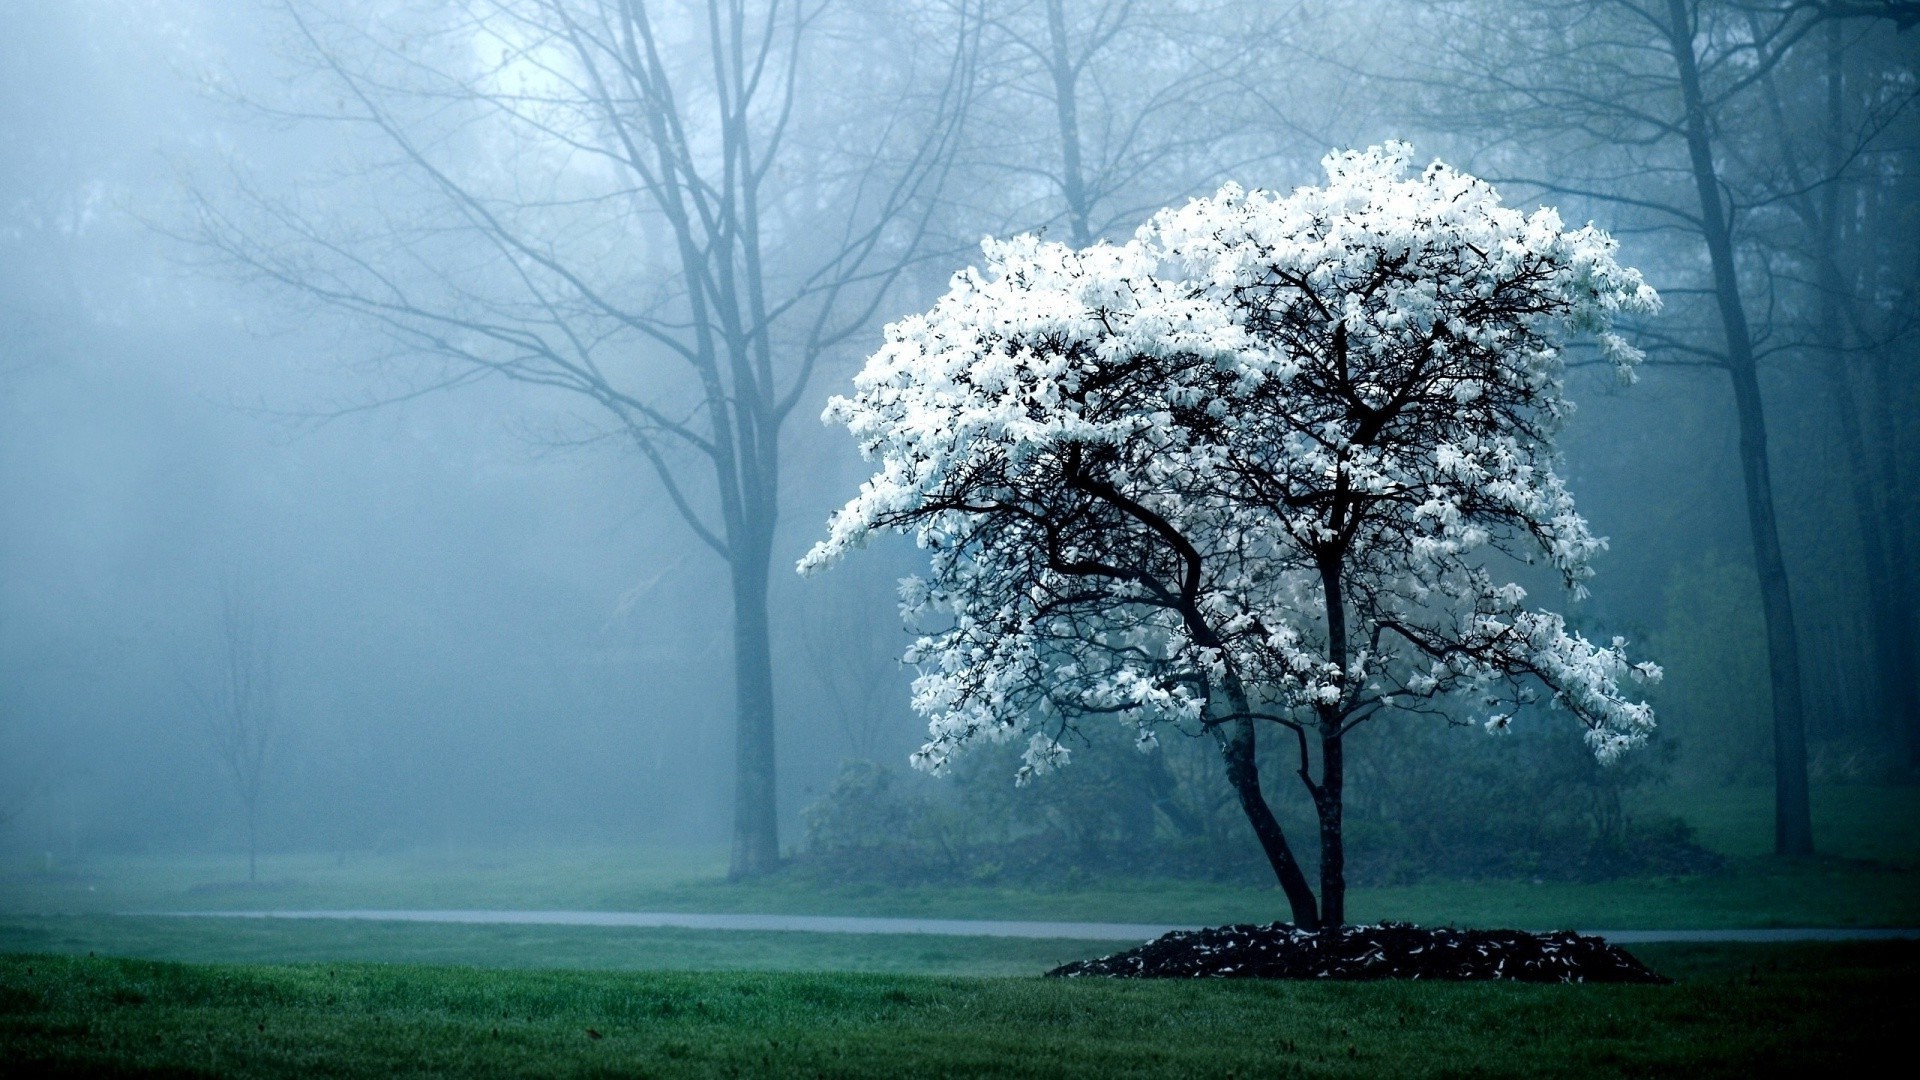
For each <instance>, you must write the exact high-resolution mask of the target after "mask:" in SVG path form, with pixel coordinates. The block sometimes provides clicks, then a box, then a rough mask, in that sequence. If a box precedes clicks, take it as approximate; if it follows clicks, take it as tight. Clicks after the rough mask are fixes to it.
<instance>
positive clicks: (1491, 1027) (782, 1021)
mask: <svg viewBox="0 0 1920 1080" xmlns="http://www.w3.org/2000/svg"><path fill="white" fill-rule="evenodd" d="M1636 951H1638V952H1640V953H1641V955H1643V956H1644V957H1645V958H1646V959H1647V960H1648V961H1649V962H1650V963H1652V964H1653V965H1654V966H1655V967H1656V968H1660V969H1662V970H1665V971H1666V972H1667V973H1669V974H1671V975H1676V976H1678V977H1679V978H1680V982H1679V984H1678V985H1676V986H1671V987H1643V986H1531V985H1529V986H1522V985H1494V984H1484V983H1482V984H1452V985H1441V984H1435V983H1426V982H1404V983H1376V984H1345V985H1328V984H1307V983H1253V982H1234V981H1216V980H1200V981H1190V982H1189V981H1177V982H1157V983H1154V982H1149V983H1139V982H1129V983H1115V982H1106V981H1086V982H1078V981H1075V982H1069V981H1063V980H1051V979H1038V978H1025V979H1006V978H1001V979H969V978H951V977H949V978H936V977H914V976H905V975H846V974H840V975H830V974H771V973H747V972H739V973H708V974H684V973H670V972H656V973H649V974H634V973H612V972H540V971H531V972H499V971H475V970H464V969H457V968H422V967H398V966H372V965H312V966H302V967H201V966H186V965H177V964H157V963H149V962H143V961H126V960H95V959H83V958H82V959H66V958H55V957H46V956H9V957H0V1061H5V1062H6V1063H7V1069H8V1071H9V1072H17V1073H20V1074H23V1075H24V1074H30V1073H47V1072H62V1073H88V1074H102V1073H160V1074H187V1073H195V1074H198V1073H203V1072H207V1073H217V1074H219V1075H223V1076H241V1077H245V1076H286V1075H296V1074H297V1075H378V1076H393V1077H405V1076H416V1075H460V1076H535V1075H538V1076H576V1075H594V1076H603V1075H647V1076H708V1075H738V1074H743V1073H744V1074H751V1075H834V1076H850V1077H855V1076H887V1077H893V1076H920V1075H970V1076H971V1075H994V1076H1089V1077H1093V1076H1098V1077H1112V1076H1136V1075H1137V1076H1149V1075H1151V1076H1164V1075H1210V1076H1221V1075H1235V1074H1237V1075H1276V1074H1289V1075H1301V1076H1380V1075H1394V1076H1423V1075H1457V1074H1458V1073H1459V1072H1460V1070H1461V1069H1462V1068H1463V1063H1470V1064H1471V1067H1472V1070H1473V1072H1474V1073H1475V1074H1476V1075H1489V1076H1529V1077H1532V1076H1586V1075H1605V1076H1618V1075H1622V1074H1632V1075H1640V1074H1647V1073H1660V1074H1673V1075H1687V1076H1746V1075H1753V1074H1754V1073H1756V1072H1765V1073H1792V1072H1807V1073H1809V1074H1816V1073H1817V1074H1825V1073H1828V1072H1845V1071H1848V1070H1850V1069H1864V1068H1865V1067H1867V1066H1868V1065H1869V1064H1870V1063H1871V1062H1872V1060H1873V1058H1874V1056H1875V1055H1877V1054H1883V1053H1887V1052H1890V1051H1891V1050H1892V1049H1893V1047H1892V1046H1891V1045H1890V1044H1891V1043H1892V1041H1893V1040H1894V1039H1895V1038H1897V1032H1898V1030H1899V1027H1898V1025H1899V1022H1900V1021H1901V1020H1902V1019H1903V1018H1904V1011H1905V1003H1906V1001H1907V998H1908V995H1907V993H1906V990H1907V988H1908V987H1910V986H1911V984H1912V981H1913V979H1914V977H1915V975H1916V967H1920V949H1916V947H1915V946H1913V945H1911V944H1899V945H1887V944H1884V943H1876V944H1873V945H1861V946H1845V945H1840V946H1836V945H1826V946H1764V947H1754V946H1748V947H1740V946H1719V947H1701V946H1691V947H1681V948H1667V949H1661V948H1657V947H1648V948H1645V949H1641V950H1636ZM1883 1060H1884V1059H1883Z"/></svg>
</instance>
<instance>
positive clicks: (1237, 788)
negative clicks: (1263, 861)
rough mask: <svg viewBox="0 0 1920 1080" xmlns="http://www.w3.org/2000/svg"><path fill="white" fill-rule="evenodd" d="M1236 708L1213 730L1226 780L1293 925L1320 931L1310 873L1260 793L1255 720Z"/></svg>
mask: <svg viewBox="0 0 1920 1080" xmlns="http://www.w3.org/2000/svg"><path fill="white" fill-rule="evenodd" d="M1233 708H1234V710H1235V711H1236V712H1237V713H1239V714H1241V715H1239V716H1237V717H1236V718H1234V719H1232V720H1228V721H1226V722H1224V723H1221V724H1217V725H1215V726H1214V729H1213V734H1214V738H1216V739H1217V740H1219V743H1220V758H1221V760H1222V761H1224V762H1226V766H1227V782H1228V783H1229V784H1232V785H1233V793H1234V794H1235V795H1237V796H1239V799H1240V809H1241V810H1242V811H1244V812H1245V813H1246V815H1247V824H1249V825H1252V826H1253V835H1254V836H1255V837H1257V838H1258V839H1259V841H1260V849H1261V850H1262V851H1264V852H1265V853H1266V856H1267V862H1268V864H1270V865H1271V866H1272V867H1273V876H1274V877H1275V878H1277V879H1279V882H1280V888H1281V889H1282V890H1283V891H1284V892H1285V893H1286V894H1287V903H1288V905H1289V906H1291V907H1292V909H1293V924H1294V925H1295V926H1298V927H1300V928H1301V929H1304V930H1318V929H1320V927H1321V925H1322V922H1321V919H1320V911H1319V908H1318V906H1317V905H1316V904H1315V903H1314V899H1313V887H1312V886H1311V885H1308V884H1307V875H1306V874H1305V873H1304V872H1302V871H1301V869H1300V863H1299V862H1298V861H1297V860H1295V859H1294V857H1293V849H1292V848H1291V847H1289V846H1288V845H1287V836H1286V833H1285V832H1283V831H1282V830H1281V828H1280V821H1279V819H1277V818H1275V817H1274V816H1273V808H1272V807H1270V806H1268V805H1267V799H1266V796H1265V795H1263V794H1261V792H1260V767H1259V765H1258V764H1256V763H1255V761H1254V749H1255V747H1254V728H1253V720H1252V719H1250V718H1249V717H1247V716H1246V715H1245V713H1246V711H1247V710H1246V704H1245V702H1244V701H1240V702H1236V703H1235V704H1234V706H1233Z"/></svg>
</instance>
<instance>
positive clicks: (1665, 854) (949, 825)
mask: <svg viewBox="0 0 1920 1080" xmlns="http://www.w3.org/2000/svg"><path fill="white" fill-rule="evenodd" d="M1552 719H1553V718H1548V717H1540V718H1536V719H1535V720H1534V721H1533V722H1532V723H1530V724H1525V725H1519V726H1520V727H1521V728H1522V730H1521V731H1519V732H1518V733H1516V734H1514V735H1511V736H1501V737H1498V738H1494V737H1489V736H1487V735H1485V734H1484V733H1482V732H1480V731H1479V730H1478V729H1462V728H1450V727H1447V726H1445V725H1436V724H1435V723H1434V722H1433V721H1432V720H1431V719H1429V718H1420V717H1407V718H1404V719H1382V720H1378V721H1375V722H1373V723H1372V724H1370V725H1369V726H1368V728H1367V729H1365V730H1364V731H1363V735H1364V737H1363V738H1361V739H1356V740H1353V741H1352V742H1351V743H1350V744H1349V746H1350V751H1349V778H1350V779H1349V787H1348V805H1347V814H1346V832H1347V837H1348V845H1347V848H1348V851H1347V866H1348V880H1349V881H1350V882H1351V883H1353V884H1356V885H1386V884H1403V883H1408V882H1413V881H1419V880H1426V879H1434V878H1442V879H1454V880H1471V879H1489V878H1495V879H1504V878H1538V879H1554V880H1601V879H1606V878H1612V877H1618V876H1622V875H1628V874H1644V873H1660V874H1673V873H1687V872H1696V871H1701V870H1707V869H1711V868H1713V867H1715V866H1717V865H1718V862H1719V860H1718V857H1717V856H1714V855H1713V854H1712V853H1711V852H1708V851H1706V850H1705V849H1703V848H1701V847H1700V846H1699V845H1698V844H1697V843H1695V842H1694V839H1693V837H1692V833H1691V830H1690V829H1689V827H1688V826H1687V825H1686V823H1685V822H1683V821H1680V820H1679V819H1676V818H1662V817H1635V816H1633V815H1631V814H1629V813H1628V812H1627V809H1626V808H1627V807H1628V806H1629V805H1630V802H1629V799H1628V794H1629V791H1630V789H1632V788H1634V787H1635V786H1637V785H1640V784H1642V783H1644V782H1645V781H1646V779H1647V776H1648V774H1649V773H1650V772H1651V771H1652V769H1653V765H1651V764H1650V763H1648V762H1647V761H1646V760H1645V759H1640V760H1635V761H1629V762H1623V763H1621V764H1618V765H1614V766H1608V767H1602V766H1600V765H1598V764H1597V763H1595V762H1594V760H1593V758H1592V755H1591V754H1590V753H1588V752H1587V750H1586V748H1585V747H1584V746H1583V745H1582V744H1581V742H1580V740H1579V738H1578V736H1577V733H1576V732H1574V731H1572V730H1571V729H1569V728H1567V727H1566V726H1565V724H1564V719H1563V718H1562V722H1561V723H1559V724H1555V723H1553V722H1552ZM1277 742H1278V740H1271V739H1270V740H1268V743H1269V745H1268V746H1266V747H1265V748H1263V750H1262V754H1261V757H1262V762H1261V765H1262V771H1263V774H1264V775H1265V776H1266V777H1268V778H1269V782H1268V785H1267V786H1268V789H1269V797H1270V799H1271V800H1272V802H1273V804H1274V809H1275V812H1276V813H1277V814H1278V815H1279V816H1280V817H1281V820H1282V823H1283V824H1284V825H1285V827H1286V829H1287V834H1288V836H1289V838H1290V839H1291V840H1292V841H1293V844H1294V848H1295V851H1296V854H1297V855H1299V856H1300V858H1301V859H1302V861H1303V862H1304V863H1306V864H1307V866H1308V868H1309V872H1310V873H1312V872H1314V871H1315V870H1316V864H1317V854H1318V846H1319V844H1318V834H1317V832H1316V831H1315V830H1316V828H1317V826H1316V823H1315V818H1314V815H1313V812H1312V808H1311V807H1309V806H1307V805H1306V803H1305V800H1304V797H1303V796H1302V795H1301V793H1300V792H1299V791H1298V789H1297V785H1295V784H1293V783H1291V782H1290V781H1291V775H1292V772H1293V769H1294V763H1293V762H1292V760H1291V748H1290V747H1286V746H1280V745H1275V744H1276V743H1277ZM1017 759H1018V752H1017V748H1011V747H1009V748H998V747H996V748H988V749H983V750H980V751H978V752H976V753H973V754H970V755H968V756H967V757H966V758H964V759H962V761H961V762H960V763H959V765H958V767H957V768H956V772H955V775H954V776H953V777H952V778H951V779H948V780H936V779H933V778H930V777H926V776H922V775H919V774H916V773H912V772H910V771H909V770H906V769H904V768H896V767H893V766H889V765H882V764H876V763H873V762H848V763H847V765H846V766H845V767H844V768H843V770H842V772H841V774H840V776H839V778H838V779H837V780H836V781H835V782H834V784H833V785H832V787H831V788H830V789H829V791H828V792H827V793H826V795H825V796H824V797H823V798H822V799H821V800H820V801H819V802H817V803H815V804H813V805H812V806H810V807H808V808H807V810H806V812H805V822H806V826H807V850H806V852H805V853H803V854H802V855H801V856H800V857H799V858H798V859H797V860H796V861H795V862H796V870H797V872H800V873H802V874H806V875H810V876H813V877H816V878H820V879H826V880H833V881H873V882H882V883H886V884H893V885H906V884H949V885H953V884H989V883H992V884H1018V885H1028V886H1038V887H1054V886H1063V885H1072V884H1077V883H1080V882H1084V881H1089V880H1099V879H1107V878H1113V879H1127V880H1138V879H1141V878H1178V879H1189V880H1208V881H1223V882H1235V883H1242V884H1250V885H1262V884H1270V883H1271V882H1272V880H1273V878H1272V872H1271V871H1270V870H1269V869H1268V867H1267V864H1266V861H1265V859H1264V858H1263V857H1262V856H1261V853H1260V849H1259V845H1258V844H1257V843H1256V842H1255V841H1254V838H1253V836H1252V834H1251V832H1250V831H1249V830H1248V828H1247V825H1246V821H1245V818H1244V817H1243V816H1242V815H1241V814H1240V811H1239V808H1238V807H1237V805H1235V804H1234V802H1233V797H1232V793H1231V791H1230V790H1229V789H1228V787H1227V785H1226V782H1225V780H1224V778H1223V777H1222V776H1221V775H1220V767H1219V764H1218V759H1217V756H1216V754H1215V753H1214V750H1213V744H1212V742H1211V740H1208V739H1203V738H1180V737H1178V736H1174V735H1170V736H1169V737H1167V738H1165V739H1163V741H1162V746H1161V749H1160V750H1158V751H1155V752H1153V753H1148V754H1142V753H1140V752H1139V751H1137V750H1135V749H1134V748H1133V745H1132V740H1131V739H1130V738H1129V737H1127V735H1126V733H1125V732H1124V731H1122V730H1121V729H1120V728H1119V727H1118V726H1117V725H1116V726H1115V727H1114V728H1112V729H1110V730H1109V731H1108V732H1107V733H1105V734H1101V735H1095V736H1092V737H1091V738H1090V739H1089V740H1088V741H1087V742H1086V743H1084V744H1082V745H1078V746H1076V747H1074V759H1073V763H1072V764H1071V765H1069V766H1068V767H1066V768H1064V769H1061V770H1058V771H1057V772H1054V773H1051V774H1048V775H1046V776H1043V777H1041V778H1039V779H1037V780H1035V781H1034V782H1033V783H1032V784H1031V785H1030V786H1028V787H1026V788H1020V789H1016V788H1015V787H1014V785H1013V782H1012V776H1013V773H1014V770H1015V769H1016V768H1017V764H1018V760H1017Z"/></svg>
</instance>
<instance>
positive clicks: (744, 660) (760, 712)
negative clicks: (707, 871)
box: [727, 528, 780, 879]
mask: <svg viewBox="0 0 1920 1080" xmlns="http://www.w3.org/2000/svg"><path fill="white" fill-rule="evenodd" d="M755 531H756V532H757V531H759V530H755ZM765 531H766V532H768V533H771V532H772V529H771V528H768V529H766V530H765ZM770 554H771V552H770V550H769V545H768V544H767V543H766V542H765V540H761V539H758V538H756V539H755V540H753V541H750V542H748V543H746V544H744V545H742V546H741V547H740V548H738V549H736V550H735V551H734V553H733V559H732V562H731V566H730V569H731V570H732V573H733V679H734V683H733V685H734V740H735V741H734V752H735V768H734V801H733V857H732V860H731V862H730V865H729V867H728V870H727V876H728V877H730V878H734V879H739V878H745V877H752V876H754V875H757V874H764V873H768V872H769V871H772V870H773V869H775V868H776V867H778V866H779V864H780V822H779V803H778V800H777V798H776V785H775V777H774V740H773V658H772V649H771V647H770V642H769V634H768V620H767V563H768V558H769V556H770Z"/></svg>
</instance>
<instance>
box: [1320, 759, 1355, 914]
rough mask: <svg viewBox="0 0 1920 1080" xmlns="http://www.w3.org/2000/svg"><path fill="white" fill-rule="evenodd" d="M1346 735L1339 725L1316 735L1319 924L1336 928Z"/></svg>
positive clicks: (1342, 905)
mask: <svg viewBox="0 0 1920 1080" xmlns="http://www.w3.org/2000/svg"><path fill="white" fill-rule="evenodd" d="M1345 742H1346V735H1345V734H1344V733H1343V732H1341V730H1340V727H1339V725H1338V724H1337V723H1336V724H1334V725H1331V726H1328V727H1324V728H1322V729H1321V732H1320V786H1319V788H1318V789H1316V790H1315V792H1314V800H1313V804H1314V809H1315V810H1316V811H1318V813H1319V816H1320V922H1321V924H1322V925H1324V926H1327V927H1329V928H1331V927H1339V926H1344V925H1346V922H1347V844H1346V836H1345V834H1344V831H1343V829H1344V825H1343V819H1344V817H1345V811H1346V807H1345V805H1344V800H1345V798H1346V786H1347V763H1346V746H1345V745H1344V744H1345Z"/></svg>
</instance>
